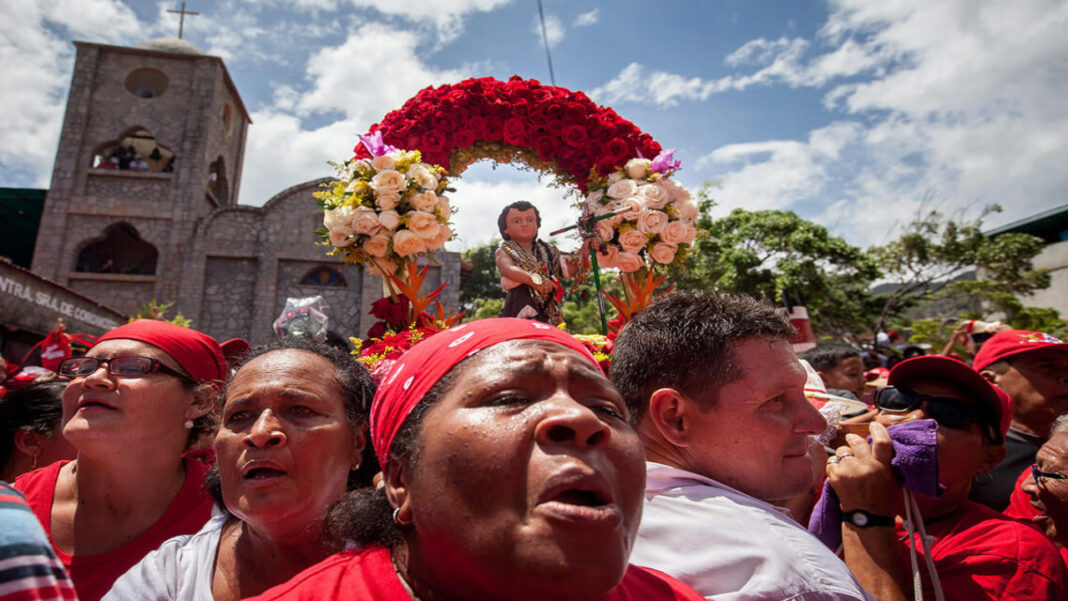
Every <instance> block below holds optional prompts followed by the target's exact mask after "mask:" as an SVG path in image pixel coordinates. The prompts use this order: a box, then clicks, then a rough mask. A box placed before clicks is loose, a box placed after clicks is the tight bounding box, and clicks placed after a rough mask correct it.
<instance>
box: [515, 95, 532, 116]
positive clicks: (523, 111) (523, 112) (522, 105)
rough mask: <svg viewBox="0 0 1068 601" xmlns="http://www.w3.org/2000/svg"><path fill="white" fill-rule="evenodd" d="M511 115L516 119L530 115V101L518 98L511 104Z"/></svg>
mask: <svg viewBox="0 0 1068 601" xmlns="http://www.w3.org/2000/svg"><path fill="white" fill-rule="evenodd" d="M512 114H513V115H515V116H517V117H526V116H527V115H529V114H530V101H528V100H527V99H526V98H519V99H517V100H514V101H513V102H512Z"/></svg>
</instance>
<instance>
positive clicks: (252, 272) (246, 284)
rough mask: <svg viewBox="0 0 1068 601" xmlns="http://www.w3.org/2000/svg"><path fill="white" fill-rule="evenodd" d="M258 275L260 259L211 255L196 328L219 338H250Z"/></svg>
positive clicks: (208, 259)
mask: <svg viewBox="0 0 1068 601" xmlns="http://www.w3.org/2000/svg"><path fill="white" fill-rule="evenodd" d="M258 274H259V260H257V259H254V258H247V257H208V258H207V264H206V269H205V279H204V296H203V302H202V304H201V309H200V314H199V316H198V319H197V321H196V323H194V324H193V325H194V327H196V328H197V329H198V330H200V331H202V332H204V333H206V334H210V335H212V336H214V337H215V338H216V339H217V340H229V339H230V338H247V337H248V336H249V334H250V332H251V331H252V326H253V324H252V305H253V299H254V298H255V295H256V277H257V275H258Z"/></svg>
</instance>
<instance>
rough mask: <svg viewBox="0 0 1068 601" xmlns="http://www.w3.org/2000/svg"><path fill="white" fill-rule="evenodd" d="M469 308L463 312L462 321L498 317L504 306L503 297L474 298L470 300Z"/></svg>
mask: <svg viewBox="0 0 1068 601" xmlns="http://www.w3.org/2000/svg"><path fill="white" fill-rule="evenodd" d="M470 306H471V309H470V310H469V311H467V312H466V313H464V318H463V321H474V320H476V319H486V318H487V317H499V316H500V314H501V309H503V308H504V299H503V298H476V299H472V300H471V305H470Z"/></svg>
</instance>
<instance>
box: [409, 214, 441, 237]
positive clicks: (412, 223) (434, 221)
mask: <svg viewBox="0 0 1068 601" xmlns="http://www.w3.org/2000/svg"><path fill="white" fill-rule="evenodd" d="M404 216H405V217H407V218H408V229H409V230H411V232H412V233H413V234H415V235H416V236H419V237H420V238H422V239H423V240H433V239H434V238H435V237H436V236H437V235H438V218H437V217H434V214H433V213H426V212H424V211H408V212H407V213H405V214H404Z"/></svg>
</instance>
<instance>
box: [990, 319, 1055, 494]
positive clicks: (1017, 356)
mask: <svg viewBox="0 0 1068 601" xmlns="http://www.w3.org/2000/svg"><path fill="white" fill-rule="evenodd" d="M972 367H974V368H975V370H976V371H978V372H979V373H981V374H982V375H983V377H984V378H986V379H987V380H989V381H990V382H993V383H994V384H997V386H998V387H999V388H1001V389H1002V390H1004V391H1005V392H1006V393H1008V395H1009V397H1010V398H1011V399H1012V424H1011V425H1010V428H1009V432H1008V434H1006V435H1005V450H1006V451H1007V453H1008V454H1007V455H1006V457H1005V460H1004V461H1002V462H1001V463H999V464H998V465H997V466H996V467H994V469H992V470H990V475H989V476H986V475H985V474H984V475H981V476H980V477H979V478H977V480H976V484H975V486H974V487H972V494H971V499H972V500H973V501H978V502H979V503H982V504H984V505H987V506H989V507H991V508H993V509H996V510H998V511H1002V510H1004V509H1005V507H1006V506H1007V505H1008V503H1009V495H1010V494H1011V493H1012V489H1013V486H1014V484H1015V483H1016V479H1017V476H1019V475H1020V472H1022V471H1023V470H1024V469H1026V468H1027V467H1028V466H1030V465H1031V464H1032V463H1034V461H1035V453H1037V452H1038V449H1039V448H1040V447H1041V446H1042V443H1044V442H1045V441H1046V439H1047V438H1049V433H1050V427H1051V426H1052V424H1053V420H1055V419H1057V416H1059V415H1063V414H1065V413H1068V344H1064V343H1063V342H1061V341H1060V340H1058V339H1056V338H1054V337H1052V336H1050V335H1048V334H1043V333H1041V332H1029V331H1026V330H1008V331H1005V332H998V333H997V334H995V335H994V336H993V337H991V338H990V339H989V340H987V341H986V342H985V343H984V344H983V347H982V348H981V349H979V352H978V353H976V355H975V360H974V361H973V362H972Z"/></svg>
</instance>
